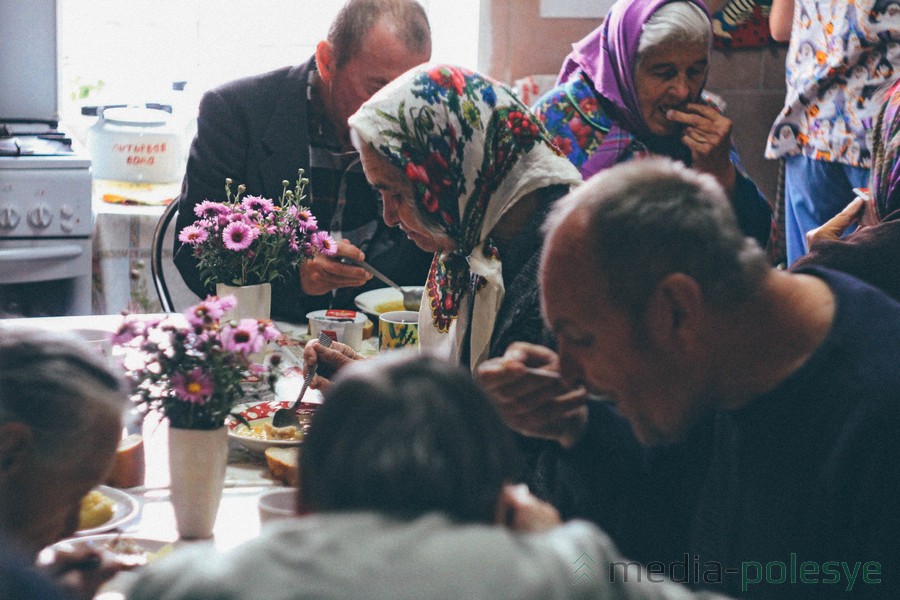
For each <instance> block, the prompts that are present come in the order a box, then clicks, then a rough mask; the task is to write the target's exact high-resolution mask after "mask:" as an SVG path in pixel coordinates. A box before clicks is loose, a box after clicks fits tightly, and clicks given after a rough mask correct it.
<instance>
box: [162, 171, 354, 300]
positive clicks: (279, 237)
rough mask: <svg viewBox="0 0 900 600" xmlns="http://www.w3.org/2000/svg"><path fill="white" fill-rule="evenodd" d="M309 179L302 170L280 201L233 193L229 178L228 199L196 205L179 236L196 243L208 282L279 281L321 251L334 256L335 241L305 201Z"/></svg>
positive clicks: (240, 189) (286, 184)
mask: <svg viewBox="0 0 900 600" xmlns="http://www.w3.org/2000/svg"><path fill="white" fill-rule="evenodd" d="M308 183H309V180H308V179H306V178H304V177H303V169H300V171H299V176H298V178H297V183H296V185H295V186H294V189H293V190H291V189H289V182H288V181H287V180H285V181H283V182H282V185H283V186H284V189H283V191H282V193H281V198H280V199H279V201H278V202H275V201H273V200H270V199H268V198H262V197H260V196H244V197H243V198H242V196H243V194H244V192H245V191H246V188H245V187H244V186H243V185H239V186H238V188H237V193H235V194H232V191H231V184H232V180H231V179H226V180H225V195H226V201H225V202H213V201H210V200H206V201H204V202H201V203H200V204H198V205H197V206H195V207H194V213H195V214H196V215H197V217H198V218H197V220H196V221H195V222H194V224H193V225H189V226H187V227H185V228H184V229H182V230H181V233H180V234H179V235H178V240H179V241H180V242H182V243H184V244H188V245H190V246H193V249H194V250H193V251H194V256H195V257H196V258H197V263H198V266H199V268H200V276H201V277H202V278H203V282H204V284H205V285H208V286H209V285H214V284H216V283H224V284H227V285H231V286H245V285H256V284H260V283H274V282H276V281H279V280H283V279H285V278H286V277H287V275H288V273H290V272H292V271H293V270H295V269H296V268H297V266H298V265H299V264H300V263H301V262H302V261H304V260H306V259H307V258H312V256H313V255H314V254H315V253H317V252H319V253H322V254H325V255H329V256H331V255H333V254H334V253H335V251H336V244H335V242H334V240H333V239H332V238H331V236H330V235H329V234H328V232H326V231H323V230H320V229H319V227H318V224H317V223H316V218H315V217H314V216H313V215H312V213H311V212H310V211H309V209H308V208H306V207H304V206H302V205H301V204H300V202H301V201H302V200H303V199H304V198H306V186H307V185H308Z"/></svg>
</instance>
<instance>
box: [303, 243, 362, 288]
mask: <svg viewBox="0 0 900 600" xmlns="http://www.w3.org/2000/svg"><path fill="white" fill-rule="evenodd" d="M341 256H346V257H348V258H353V259H356V260H365V259H366V255H365V253H363V251H362V250H360V249H359V248H357V247H356V246H354V245H353V244H351V243H350V242H348V241H347V240H341V241H339V242H338V245H337V254H336V255H335V256H325V255H322V254H316V255H315V256H313V258H312V259H311V260H307V261H304V262H302V263H301V264H300V290H301V291H302V292H303V293H304V294H308V295H310V296H321V295H322V294H327V293H328V292H330V291H332V290H335V289H338V288H344V287H357V286H360V285H362V284H364V283H365V282H367V281H368V280H369V279H371V278H372V274H371V273H369V272H368V271H366V270H365V269H363V268H360V267H354V266H352V265H345V264H343V263H341V262H338V261H337V260H335V259H337V258H340V257H341Z"/></svg>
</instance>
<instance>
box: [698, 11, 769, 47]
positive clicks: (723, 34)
mask: <svg viewBox="0 0 900 600" xmlns="http://www.w3.org/2000/svg"><path fill="white" fill-rule="evenodd" d="M771 8H772V0H728V2H726V3H725V4H724V5H723V6H722V8H721V9H720V10H719V11H717V12H716V13H715V14H714V15H713V21H712V25H713V33H715V42H716V46H717V47H719V48H755V47H759V46H767V45H768V44H773V43H775V42H774V41H773V40H772V38H771V37H770V36H769V10H770V9H771Z"/></svg>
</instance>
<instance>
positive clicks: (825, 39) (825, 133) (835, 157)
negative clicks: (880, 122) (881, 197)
mask: <svg viewBox="0 0 900 600" xmlns="http://www.w3.org/2000/svg"><path fill="white" fill-rule="evenodd" d="M898 66H900V4H897V3H896V2H887V1H885V0H855V2H848V1H847V0H796V4H795V7H794V23H793V29H792V33H791V43H790V46H789V48H788V54H787V60H786V61H785V70H786V74H787V94H786V96H785V103H784V108H783V109H782V111H781V113H780V114H779V115H778V117H777V118H776V119H775V123H774V124H773V125H772V129H771V131H770V132H769V139H768V144H767V146H766V158H782V157H785V156H791V155H796V154H803V155H804V156H808V157H810V158H813V159H815V160H821V161H825V162H835V163H841V164H846V165H850V166H853V167H862V168H869V167H870V165H871V139H868V137H869V136H870V135H871V130H872V128H873V127H874V119H875V116H876V115H877V113H878V110H879V106H880V93H879V90H882V89H885V88H886V87H887V86H888V85H890V84H891V82H893V81H895V80H896V79H897V78H898V76H900V72H898V69H897V67H898Z"/></svg>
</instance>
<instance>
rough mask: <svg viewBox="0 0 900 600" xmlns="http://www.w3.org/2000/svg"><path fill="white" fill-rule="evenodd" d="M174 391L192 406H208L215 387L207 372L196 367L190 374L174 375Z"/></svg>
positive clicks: (178, 373)
mask: <svg viewBox="0 0 900 600" xmlns="http://www.w3.org/2000/svg"><path fill="white" fill-rule="evenodd" d="M172 389H173V390H175V393H176V394H177V395H178V397H179V398H181V399H182V400H186V401H188V402H190V403H191V404H206V402H207V400H209V398H210V396H212V393H213V390H215V385H214V384H213V380H212V377H210V375H209V374H208V373H207V372H205V371H204V370H203V369H202V368H200V367H196V368H195V369H192V370H191V371H190V372H188V373H181V372H176V373H173V374H172Z"/></svg>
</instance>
